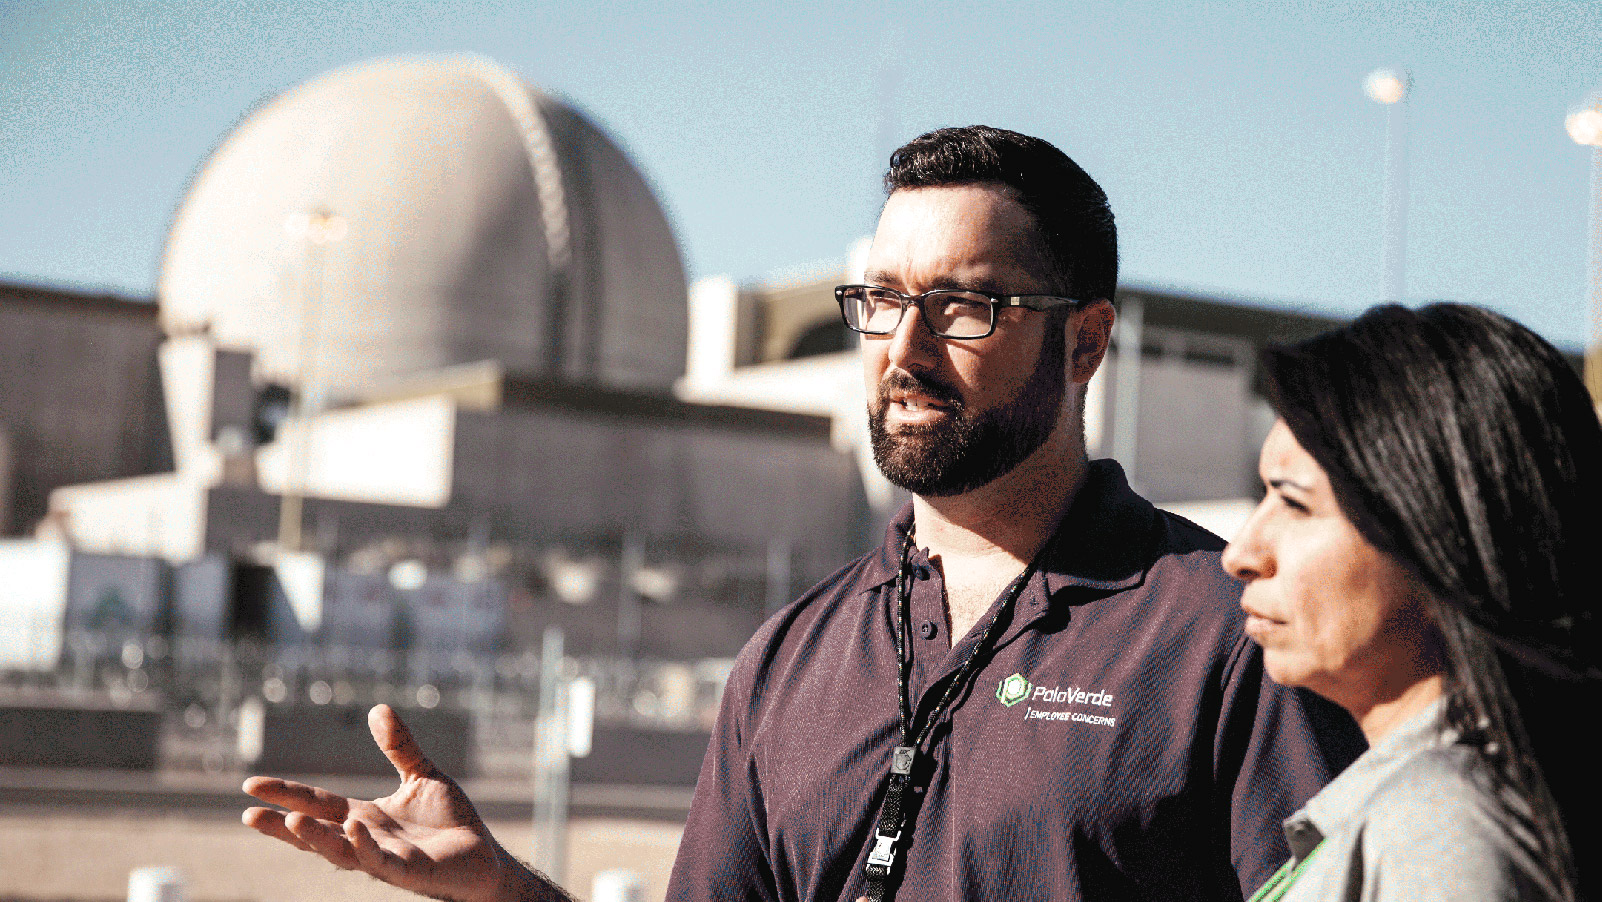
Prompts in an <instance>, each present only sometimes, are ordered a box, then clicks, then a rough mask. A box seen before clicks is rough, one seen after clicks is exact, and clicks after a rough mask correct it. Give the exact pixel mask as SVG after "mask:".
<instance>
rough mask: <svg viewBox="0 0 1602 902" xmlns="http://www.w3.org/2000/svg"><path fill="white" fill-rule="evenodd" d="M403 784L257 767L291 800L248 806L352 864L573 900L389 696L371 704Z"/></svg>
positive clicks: (442, 895)
mask: <svg viewBox="0 0 1602 902" xmlns="http://www.w3.org/2000/svg"><path fill="white" fill-rule="evenodd" d="M367 725H368V727H369V728H370V729H371V730H372V731H373V741H374V742H376V743H378V747H379V749H381V750H382V751H383V753H384V756H385V757H387V758H388V759H389V763H390V764H393V765H394V766H395V770H396V772H397V773H399V774H400V780H401V784H400V788H399V789H397V790H395V792H393V793H391V794H390V795H388V796H385V797H384V798H381V799H374V800H372V801H371V802H367V801H362V800H360V799H347V798H345V797H344V796H339V795H335V794H334V793H331V792H328V791H327V790H323V789H318V788H317V787H315V786H307V785H305V784H304V783H295V782H292V781H289V780H279V779H275V778H273V777H251V778H249V779H248V780H246V781H245V786H244V789H245V792H246V793H248V794H250V795H252V796H255V797H256V798H258V799H260V800H262V801H263V802H266V803H267V804H269V805H277V806H280V807H282V808H285V809H287V811H279V810H277V809H276V808H261V807H253V808H247V809H245V813H244V816H243V818H242V820H244V822H245V824H246V825H247V826H250V827H254V828H256V829H257V830H259V831H261V832H262V833H265V834H267V835H268V836H271V837H274V838H275V839H281V840H283V841H284V842H287V843H289V844H290V845H292V846H294V847H296V848H298V849H304V850H305V851H308V852H315V853H316V854H318V855H321V856H322V857H324V858H326V859H328V860H329V861H331V862H333V863H334V864H335V865H337V866H338V867H341V868H345V869H347V870H356V871H365V872H366V873H368V874H371V875H372V876H374V877H377V878H378V879H379V880H382V881H384V882H385V883H388V884H391V885H393V886H398V887H400V888H401V889H405V890H410V891H412V892H414V893H421V894H423V895H426V896H432V897H434V898H436V899H450V900H455V902H480V900H483V902H499V900H512V899H527V900H547V899H548V900H570V897H569V896H568V895H567V894H566V893H564V892H562V890H561V889H559V888H558V887H556V886H555V885H554V884H552V883H550V882H549V881H547V880H545V879H543V877H542V876H541V875H538V874H536V873H535V872H533V871H532V870H530V869H529V868H528V867H526V866H525V865H523V863H522V862H520V861H518V860H517V859H516V858H513V857H512V855H511V854H510V853H508V852H507V851H506V850H505V849H503V848H501V846H500V844H499V843H497V842H496V841H495V838H494V837H492V836H491V835H490V832H489V828H487V827H485V826H484V821H483V820H482V819H480V818H479V816H478V812H477V811H475V810H473V803H472V802H470V801H468V798H467V794H466V793H464V792H462V789H461V787H460V786H457V785H456V781H455V780H452V779H451V778H450V777H447V776H446V775H445V774H443V773H441V772H440V771H439V769H438V768H436V767H435V766H434V764H433V762H431V761H429V760H428V758H427V756H425V755H424V754H423V750H422V749H420V748H418V746H417V742H416V741H415V740H414V739H412V734H411V733H410V732H409V731H408V730H407V729H406V725H405V724H403V723H401V720H400V718H399V717H397V716H396V715H395V712H394V711H393V710H392V709H391V708H390V707H389V706H388V705H378V706H377V707H375V708H373V710H371V711H369V712H368V714H367Z"/></svg>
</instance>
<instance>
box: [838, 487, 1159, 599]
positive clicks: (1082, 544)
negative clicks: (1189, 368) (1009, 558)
mask: <svg viewBox="0 0 1602 902" xmlns="http://www.w3.org/2000/svg"><path fill="white" fill-rule="evenodd" d="M1156 525H1157V510H1156V508H1154V507H1153V506H1152V504H1151V502H1149V501H1147V500H1146V499H1144V498H1142V497H1140V496H1139V495H1137V494H1135V492H1134V490H1133V489H1131V488H1130V487H1129V480H1127V479H1126V478H1124V470H1123V468H1122V467H1120V466H1119V465H1118V463H1117V462H1116V461H1112V460H1096V461H1091V462H1090V467H1089V469H1088V471H1087V473H1086V475H1085V484H1084V485H1082V486H1080V488H1079V493H1078V494H1077V495H1075V496H1074V500H1073V504H1071V505H1069V508H1068V512H1067V513H1066V514H1064V515H1063V519H1062V522H1061V524H1059V525H1058V527H1057V531H1056V533H1055V534H1054V535H1053V536H1052V537H1051V539H1049V540H1048V541H1047V544H1046V547H1045V548H1044V549H1043V550H1042V551H1041V557H1040V571H1041V574H1042V575H1043V576H1044V577H1045V580H1046V591H1047V594H1048V596H1055V595H1056V594H1057V593H1058V592H1059V591H1061V590H1063V589H1066V588H1074V587H1079V588H1087V589H1095V590H1099V591H1103V592H1116V591H1119V590H1122V589H1127V588H1130V587H1132V586H1136V585H1139V584H1140V582H1141V581H1142V580H1143V579H1145V577H1146V570H1147V568H1149V567H1150V566H1151V561H1152V553H1151V546H1152V543H1153V542H1154V541H1155V540H1156V538H1157V533H1156V529H1155V527H1156ZM911 529H912V502H910V501H909V502H907V503H906V504H904V505H902V507H901V509H900V510H899V511H897V512H896V515H895V516H894V517H893V518H891V520H890V523H889V525H887V526H886V527H885V533H884V541H883V542H882V543H881V544H880V546H879V551H878V553H877V554H873V555H870V556H869V557H868V559H867V568H866V570H865V574H864V575H865V577H866V579H865V580H864V582H863V585H864V587H865V588H870V589H871V588H877V587H879V586H882V585H884V584H885V583H888V582H891V581H893V580H894V579H895V578H896V575H897V574H898V573H899V572H900V571H901V544H902V542H904V541H906V537H907V532H908V531H909V530H911ZM915 556H916V557H918V558H919V559H921V558H922V555H921V553H920V554H916V555H915Z"/></svg>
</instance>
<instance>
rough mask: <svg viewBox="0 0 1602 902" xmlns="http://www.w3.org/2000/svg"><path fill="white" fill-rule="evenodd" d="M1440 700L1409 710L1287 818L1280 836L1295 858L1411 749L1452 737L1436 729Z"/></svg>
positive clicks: (1359, 803)
mask: <svg viewBox="0 0 1602 902" xmlns="http://www.w3.org/2000/svg"><path fill="white" fill-rule="evenodd" d="M1445 706H1446V701H1445V699H1436V700H1435V701H1433V702H1431V703H1430V704H1429V705H1427V706H1426V707H1425V708H1424V709H1423V710H1422V711H1418V712H1416V713H1414V714H1413V716H1411V717H1409V718H1408V719H1407V720H1405V721H1403V722H1402V723H1401V724H1400V725H1398V726H1397V727H1396V728H1395V729H1394V730H1392V731H1391V732H1390V735H1388V736H1386V737H1385V738H1384V739H1381V740H1380V742H1379V744H1378V745H1376V746H1374V747H1373V748H1371V749H1369V750H1368V751H1366V752H1364V753H1363V754H1362V756H1361V757H1359V758H1358V759H1357V760H1356V761H1353V762H1352V763H1351V765H1350V766H1349V767H1347V768H1346V769H1345V770H1343V771H1341V773H1340V775H1339V776H1337V777H1336V778H1335V779H1333V780H1331V781H1330V782H1329V785H1327V786H1325V787H1324V788H1323V789H1321V790H1319V791H1318V794H1317V795H1315V796H1313V797H1312V798H1311V799H1308V800H1307V804H1306V805H1305V806H1303V808H1302V810H1300V811H1298V812H1296V813H1295V814H1293V815H1291V816H1290V817H1289V818H1288V819H1286V821H1285V838H1286V840H1287V841H1288V842H1289V844H1290V848H1291V855H1292V856H1294V858H1295V859H1296V860H1297V861H1302V860H1303V859H1305V858H1307V856H1308V855H1310V854H1311V853H1312V851H1313V848H1314V847H1315V846H1317V845H1318V843H1319V842H1320V841H1321V840H1322V839H1323V838H1324V837H1326V836H1329V835H1331V834H1333V833H1334V832H1335V831H1337V830H1339V829H1340V828H1341V827H1342V826H1343V825H1345V824H1346V823H1347V822H1349V821H1351V820H1352V819H1354V818H1356V817H1358V816H1359V814H1360V813H1361V812H1362V811H1363V809H1364V808H1365V807H1367V805H1368V801H1369V799H1371V798H1372V797H1373V796H1374V792H1375V790H1377V789H1379V787H1380V784H1382V783H1384V782H1385V781H1386V780H1388V779H1390V778H1391V776H1392V775H1394V774H1395V773H1396V772H1397V771H1398V770H1401V769H1402V767H1403V766H1404V765H1406V764H1407V762H1408V761H1410V760H1411V759H1412V758H1413V757H1414V756H1415V755H1417V754H1418V753H1419V752H1422V751H1425V750H1427V749H1431V748H1435V747H1438V746H1442V745H1449V744H1451V743H1452V742H1454V741H1455V740H1456V737H1455V736H1453V735H1452V734H1451V733H1449V732H1447V731H1444V730H1442V729H1441V712H1442V711H1443V710H1444V709H1445Z"/></svg>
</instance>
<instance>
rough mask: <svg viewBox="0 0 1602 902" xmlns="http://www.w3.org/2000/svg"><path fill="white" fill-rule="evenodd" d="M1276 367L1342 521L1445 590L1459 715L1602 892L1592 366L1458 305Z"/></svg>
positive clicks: (1462, 732)
mask: <svg viewBox="0 0 1602 902" xmlns="http://www.w3.org/2000/svg"><path fill="white" fill-rule="evenodd" d="M1263 374H1264V377H1265V381H1266V384H1267V386H1268V393H1269V396H1270V400H1271V402H1272V404H1273V406H1274V409H1275V410H1276V411H1277V412H1278V413H1279V415H1280V416H1281V417H1282V418H1283V419H1284V421H1285V423H1286V425H1287V426H1289V427H1290V431H1291V434H1292V435H1294V436H1295V437H1296V441H1297V442H1298V443H1299V444H1300V445H1301V446H1302V447H1303V448H1304V449H1306V451H1307V453H1308V454H1310V455H1312V457H1313V459H1314V460H1316V461H1318V463H1319V465H1320V466H1321V467H1323V469H1324V472H1325V473H1326V474H1327V475H1328V477H1329V481H1330V486H1331V488H1332V489H1333V490H1334V494H1335V498H1336V501H1337V503H1338V504H1339V505H1340V508H1341V511H1342V513H1344V514H1345V515H1346V517H1347V519H1348V520H1350V521H1351V522H1352V524H1353V525H1354V526H1355V527H1357V530H1358V532H1359V533H1361V534H1362V536H1363V537H1364V538H1365V539H1367V540H1368V542H1369V543H1370V544H1372V545H1373V546H1374V547H1376V548H1378V549H1379V550H1380V551H1382V552H1384V553H1386V554H1387V555H1389V556H1390V557H1391V558H1392V559H1394V560H1396V561H1397V562H1399V563H1400V564H1401V565H1402V566H1403V567H1405V568H1407V569H1408V570H1409V571H1410V572H1412V573H1413V574H1414V575H1415V577H1416V578H1417V579H1418V580H1419V581H1420V583H1421V584H1422V585H1423V586H1424V587H1425V588H1426V589H1427V590H1428V592H1429V594H1430V596H1431V600H1432V605H1433V607H1434V612H1433V613H1434V616H1435V621H1436V623H1437V625H1438V626H1439V627H1440V630H1441V634H1442V639H1443V640H1444V647H1445V649H1446V677H1445V683H1446V707H1445V710H1444V713H1443V717H1444V719H1445V726H1447V727H1450V728H1452V729H1454V730H1455V731H1456V732H1457V733H1458V735H1459V736H1460V737H1461V739H1460V740H1459V741H1462V742H1466V743H1469V744H1471V745H1474V746H1477V747H1478V748H1479V750H1480V751H1481V752H1482V753H1483V754H1484V755H1485V757H1486V758H1487V759H1488V760H1489V762H1490V764H1491V765H1492V773H1494V774H1495V775H1496V779H1497V782H1498V783H1499V784H1500V788H1507V789H1512V790H1514V791H1515V792H1516V793H1518V794H1519V795H1522V796H1523V798H1524V799H1525V800H1526V801H1527V802H1528V803H1529V805H1530V806H1531V808H1532V809H1533V814H1534V826H1535V829H1536V832H1537V834H1538V836H1539V838H1540V841H1541V844H1542V846H1543V848H1542V850H1541V851H1542V853H1543V857H1545V858H1546V859H1547V860H1548V861H1551V862H1554V863H1565V862H1571V863H1572V864H1571V865H1570V867H1573V866H1575V865H1577V868H1576V869H1575V870H1570V871H1569V875H1568V876H1569V877H1570V879H1573V878H1574V877H1576V876H1577V877H1578V879H1579V888H1580V898H1593V899H1594V898H1602V885H1599V879H1602V860H1599V859H1598V857H1597V855H1596V853H1597V851H1599V850H1598V847H1597V844H1596V838H1597V835H1596V829H1595V828H1594V827H1593V826H1592V822H1593V821H1594V819H1595V817H1596V811H1597V806H1598V805H1599V804H1602V779H1599V778H1598V775H1597V769H1596V763H1595V758H1596V753H1595V751H1594V750H1593V749H1592V748H1591V747H1590V744H1589V743H1585V742H1580V741H1578V740H1577V738H1576V733H1575V730H1576V729H1577V728H1578V726H1579V720H1580V719H1583V718H1585V717H1587V716H1591V715H1593V714H1594V713H1595V712H1596V711H1597V710H1598V701H1599V699H1602V689H1599V687H1602V612H1598V610H1597V603H1598V599H1599V598H1602V591H1599V590H1598V582H1597V580H1598V569H1597V564H1596V557H1597V551H1596V544H1595V543H1596V537H1597V536H1598V535H1599V534H1602V530H1599V528H1598V527H1599V526H1602V425H1599V424H1598V422H1597V414H1596V409H1595V408H1594V407H1593V406H1592V400H1591V398H1590V396H1589V395H1588V394H1587V393H1586V390H1585V387H1584V385H1583V384H1582V383H1581V381H1580V378H1579V376H1578V374H1576V373H1575V371H1574V368H1573V367H1572V366H1570V365H1569V363H1568V361H1567V360H1565V359H1564V358H1563V355H1562V354H1560V353H1559V352H1558V351H1557V350H1556V349H1555V348H1553V347H1552V346H1551V345H1550V344H1548V343H1547V342H1545V341H1544V340H1542V339H1541V338H1540V337H1539V336H1537V335H1536V334H1535V333H1533V332H1531V331H1530V330H1528V329H1526V328H1524V327H1523V326H1521V325H1519V324H1518V323H1515V322H1513V321H1512V320H1509V319H1507V318H1506V317H1503V316H1500V315H1498V314H1495V313H1492V312H1490V311H1488V310H1483V309H1481V308H1478V307H1471V306H1465V305H1460V304H1432V305H1430V306H1427V307H1424V308H1423V309H1421V310H1409V309H1407V308H1405V307H1400V306H1397V305H1387V306H1382V307H1376V308H1374V309H1373V310H1370V311H1369V312H1367V313H1365V314H1364V315H1363V316H1361V317H1359V318H1358V319H1357V320H1356V321H1355V322H1353V323H1351V324H1350V325H1348V326H1345V327H1343V328H1340V329H1337V330H1335V331H1333V332H1329V333H1325V334H1324V335H1321V336H1318V337H1315V338H1312V339H1310V340H1308V341H1305V342H1302V343H1301V344H1297V345H1294V346H1291V347H1285V348H1271V349H1269V350H1268V351H1266V352H1265V353H1264V355H1263ZM1581 712H1591V713H1590V714H1582V713H1581ZM1521 819H1522V818H1521ZM1565 833H1566V834H1567V835H1565ZM1570 846H1572V855H1571V854H1570V851H1569V848H1567V847H1570ZM1559 867H1562V865H1561V864H1559ZM1565 870H1567V868H1565ZM1576 870H1577V874H1576V872H1575V871H1576Z"/></svg>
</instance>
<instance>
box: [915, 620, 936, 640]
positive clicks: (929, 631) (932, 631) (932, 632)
mask: <svg viewBox="0 0 1602 902" xmlns="http://www.w3.org/2000/svg"><path fill="white" fill-rule="evenodd" d="M939 632H940V627H938V626H935V623H934V621H933V620H925V621H924V622H922V623H920V624H918V635H920V636H922V637H924V638H925V639H933V638H934V637H935V636H936V635H938V634H939Z"/></svg>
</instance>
